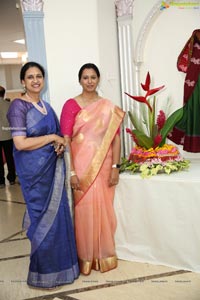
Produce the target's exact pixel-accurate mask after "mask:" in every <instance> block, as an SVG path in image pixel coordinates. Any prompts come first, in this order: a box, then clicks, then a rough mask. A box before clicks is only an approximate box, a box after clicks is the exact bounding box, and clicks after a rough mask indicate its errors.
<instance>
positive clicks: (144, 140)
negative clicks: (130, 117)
mask: <svg viewBox="0 0 200 300" xmlns="http://www.w3.org/2000/svg"><path fill="white" fill-rule="evenodd" d="M132 132H133V133H134V134H135V135H136V138H137V141H138V145H140V146H141V147H144V148H146V149H149V148H151V147H152V146H153V141H152V139H151V138H150V137H149V136H147V135H146V134H144V133H143V132H141V131H139V130H136V129H134V130H132Z"/></svg>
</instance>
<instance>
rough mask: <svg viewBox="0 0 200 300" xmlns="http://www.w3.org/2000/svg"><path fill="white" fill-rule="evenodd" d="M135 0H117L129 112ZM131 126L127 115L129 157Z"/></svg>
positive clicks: (125, 103) (124, 99)
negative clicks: (129, 131)
mask: <svg viewBox="0 0 200 300" xmlns="http://www.w3.org/2000/svg"><path fill="white" fill-rule="evenodd" d="M133 1H134V0H117V1H115V5H116V11H117V22H118V42H119V60H120V75H121V97H122V108H123V110H124V111H126V112H127V113H128V111H132V109H133V104H134V103H133V100H131V99H130V98H129V97H128V96H126V95H125V93H124V92H127V93H129V94H131V95H134V94H135V92H134V90H135V88H134V86H135V84H134V78H133V59H132V57H133V41H132V24H131V23H132V10H133ZM127 127H128V128H131V127H132V126H131V122H130V119H129V117H128V115H127V116H126V118H125V120H124V126H123V138H124V155H125V156H126V157H127V156H128V155H129V153H130V151H131V149H132V147H133V141H132V139H131V137H130V135H129V134H127V133H126V128H127Z"/></svg>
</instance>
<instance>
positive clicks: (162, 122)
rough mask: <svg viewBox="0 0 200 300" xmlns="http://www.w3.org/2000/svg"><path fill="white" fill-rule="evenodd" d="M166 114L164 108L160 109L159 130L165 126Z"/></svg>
mask: <svg viewBox="0 0 200 300" xmlns="http://www.w3.org/2000/svg"><path fill="white" fill-rule="evenodd" d="M165 121H166V116H165V113H164V111H163V110H160V111H159V114H158V117H157V125H158V131H160V130H161V129H162V128H163V126H164V125H165Z"/></svg>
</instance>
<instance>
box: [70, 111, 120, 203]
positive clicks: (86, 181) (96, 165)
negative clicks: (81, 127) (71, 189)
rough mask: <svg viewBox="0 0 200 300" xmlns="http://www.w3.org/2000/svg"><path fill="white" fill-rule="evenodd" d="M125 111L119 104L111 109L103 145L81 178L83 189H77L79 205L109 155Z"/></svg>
mask: <svg viewBox="0 0 200 300" xmlns="http://www.w3.org/2000/svg"><path fill="white" fill-rule="evenodd" d="M124 116H125V112H124V111H123V110H122V109H121V108H120V107H118V106H113V108H112V110H111V119H110V122H109V126H108V128H107V131H106V134H105V136H104V138H103V141H102V143H101V146H100V147H99V149H98V151H97V152H96V155H95V156H94V157H93V159H92V161H91V163H90V166H89V167H88V169H87V170H86V171H85V174H84V175H83V176H82V178H81V191H75V193H74V197H75V205H77V204H78V203H79V202H80V200H81V199H82V197H83V196H84V194H85V193H86V192H87V190H88V189H89V187H90V186H91V185H92V183H93V182H94V180H95V178H96V176H97V175H98V173H99V170H100V168H101V166H102V164H103V161H104V159H105V157H106V155H107V152H108V150H109V147H110V144H111V142H112V140H113V138H114V136H115V134H116V131H117V129H118V128H119V126H120V125H121V123H122V121H123V118H124Z"/></svg>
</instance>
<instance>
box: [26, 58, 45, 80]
mask: <svg viewBox="0 0 200 300" xmlns="http://www.w3.org/2000/svg"><path fill="white" fill-rule="evenodd" d="M32 67H36V68H38V69H39V70H40V71H41V73H42V75H43V77H45V70H44V68H43V67H42V66H41V65H40V64H39V63H37V62H35V61H29V62H27V63H26V64H25V65H23V67H22V68H21V71H20V80H21V81H22V80H24V78H25V75H26V71H27V70H28V69H30V68H32Z"/></svg>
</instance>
